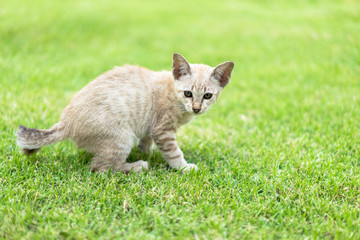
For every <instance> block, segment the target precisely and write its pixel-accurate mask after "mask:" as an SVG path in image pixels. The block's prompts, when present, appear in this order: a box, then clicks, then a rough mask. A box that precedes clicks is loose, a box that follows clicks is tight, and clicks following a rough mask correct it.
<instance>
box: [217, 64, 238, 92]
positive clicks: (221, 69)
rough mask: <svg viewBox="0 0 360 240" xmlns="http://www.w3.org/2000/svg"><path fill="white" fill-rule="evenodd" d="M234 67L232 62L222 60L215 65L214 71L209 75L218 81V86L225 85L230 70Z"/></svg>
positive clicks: (228, 79) (229, 76)
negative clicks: (222, 61)
mask: <svg viewBox="0 0 360 240" xmlns="http://www.w3.org/2000/svg"><path fill="white" fill-rule="evenodd" d="M233 69H234V63H233V62H230V61H228V62H224V63H221V64H219V65H218V66H217V67H215V69H214V71H213V72H212V74H211V76H212V77H213V78H215V79H216V80H218V81H219V83H220V87H222V88H223V87H225V86H226V85H227V84H228V83H229V81H230V78H231V72H232V70H233Z"/></svg>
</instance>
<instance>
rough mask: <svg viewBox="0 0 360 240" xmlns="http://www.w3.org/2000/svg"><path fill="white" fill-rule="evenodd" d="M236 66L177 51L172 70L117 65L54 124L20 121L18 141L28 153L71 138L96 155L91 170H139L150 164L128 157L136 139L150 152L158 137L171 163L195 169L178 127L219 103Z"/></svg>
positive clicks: (175, 165)
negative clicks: (194, 60)
mask: <svg viewBox="0 0 360 240" xmlns="http://www.w3.org/2000/svg"><path fill="white" fill-rule="evenodd" d="M233 67H234V63H233V62H224V63H222V64H220V65H218V66H217V67H215V68H211V67H209V66H207V65H203V64H189V63H188V62H187V61H186V59H185V58H184V57H183V56H181V55H180V54H179V53H174V55H173V67H172V72H168V71H162V72H153V71H150V70H148V69H145V68H142V67H139V66H123V67H115V68H114V69H113V70H110V71H108V72H105V73H104V74H102V75H101V76H99V77H98V78H96V79H95V80H94V81H92V82H90V83H89V84H88V85H87V86H85V87H84V88H83V89H81V90H80V91H79V92H78V93H77V94H76V95H75V97H74V98H73V99H72V100H71V102H70V104H69V105H68V106H67V107H66V108H65V109H64V111H63V113H62V116H61V121H60V122H58V123H56V124H55V125H54V126H53V127H52V128H50V129H47V130H39V129H32V128H27V127H24V126H21V125H20V127H19V130H18V132H17V144H18V145H19V146H20V147H21V148H22V150H23V152H24V154H26V155H29V154H32V153H34V152H36V151H38V150H39V149H40V148H41V147H42V146H45V145H48V144H52V143H56V142H58V141H61V140H64V139H67V138H70V139H72V140H73V141H74V142H75V143H76V144H77V146H78V147H80V148H83V149H85V150H86V151H88V152H90V153H93V154H94V157H93V159H92V165H91V170H92V171H108V170H109V169H111V170H112V171H122V172H130V171H134V172H140V171H141V170H142V169H148V163H147V162H146V161H142V160H140V161H137V162H134V163H127V162H126V159H127V157H128V155H129V153H130V151H131V149H132V147H133V146H134V143H135V140H136V139H140V141H139V148H140V150H141V151H142V152H149V150H150V148H151V145H152V143H153V142H155V144H156V145H157V147H158V148H159V150H160V151H161V153H162V154H163V156H164V158H165V159H166V161H167V162H168V163H169V165H170V167H171V168H175V169H178V170H182V171H189V170H190V169H195V170H197V166H196V165H195V164H191V163H187V162H186V160H185V159H184V156H183V153H182V151H181V150H180V148H179V146H178V144H177V142H176V136H175V133H176V130H177V128H179V127H180V126H181V125H184V124H185V123H187V122H189V121H190V120H191V119H192V118H193V117H194V116H196V115H199V114H202V113H204V112H206V110H208V109H209V108H210V106H211V105H212V104H214V103H215V102H216V100H217V98H218V97H219V95H220V93H221V91H222V90H223V88H224V87H225V86H226V85H227V84H228V83H229V81H230V77H231V72H232V70H233Z"/></svg>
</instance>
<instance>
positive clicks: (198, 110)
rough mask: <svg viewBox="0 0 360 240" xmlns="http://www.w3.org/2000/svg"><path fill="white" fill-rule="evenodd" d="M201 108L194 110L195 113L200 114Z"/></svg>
mask: <svg viewBox="0 0 360 240" xmlns="http://www.w3.org/2000/svg"><path fill="white" fill-rule="evenodd" d="M200 110H201V109H200V108H193V111H194V113H198V112H200Z"/></svg>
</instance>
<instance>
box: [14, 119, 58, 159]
mask: <svg viewBox="0 0 360 240" xmlns="http://www.w3.org/2000/svg"><path fill="white" fill-rule="evenodd" d="M16 136H17V144H18V145H19V146H20V148H21V149H22V151H23V153H24V154H25V155H30V154H32V153H35V152H37V151H39V150H40V148H41V147H42V146H45V145H49V144H53V143H56V142H59V141H61V140H63V139H65V137H64V134H63V127H62V126H61V123H57V124H55V125H54V126H53V127H52V128H50V129H46V130H41V129H35V128H27V127H24V126H22V125H20V126H19V130H18V131H17V133H16Z"/></svg>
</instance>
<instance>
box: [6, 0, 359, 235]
mask: <svg viewBox="0 0 360 240" xmlns="http://www.w3.org/2000/svg"><path fill="white" fill-rule="evenodd" d="M173 52H180V53H181V54H183V55H184V56H185V57H186V58H187V59H188V60H189V62H192V63H205V64H208V65H211V66H215V65H217V64H219V63H221V62H223V61H226V60H232V61H234V63H235V69H234V72H233V75H232V81H231V82H230V84H229V85H228V86H227V87H226V88H225V90H224V92H223V93H222V95H221V97H220V99H219V101H218V103H217V104H216V105H215V106H214V107H213V108H212V110H210V111H209V112H208V113H207V114H205V115H203V116H200V117H198V118H197V119H195V120H194V121H192V122H191V123H190V124H188V125H186V126H185V127H183V128H181V129H180V130H179V131H178V142H179V144H180V147H181V148H182V150H183V152H184V155H185V157H186V159H187V160H188V161H189V162H192V163H195V164H197V165H198V166H199V168H200V170H199V171H198V172H196V173H191V174H184V175H181V174H179V173H178V172H176V171H172V170H170V169H169V167H168V165H167V164H166V163H165V161H164V159H163V158H162V156H161V154H160V153H159V152H158V151H156V152H155V153H154V154H153V155H152V156H151V157H150V156H147V155H143V154H141V153H140V151H139V150H138V149H137V148H135V149H134V150H133V152H132V153H131V155H130V157H129V158H130V159H129V160H130V161H136V160H139V159H144V160H149V161H150V165H151V166H150V170H149V171H148V172H144V173H140V174H134V173H130V174H128V175H126V174H122V173H116V174H111V173H109V174H99V173H91V172H90V158H91V156H90V155H89V154H88V153H86V152H84V151H82V150H78V149H77V148H76V147H75V146H74V144H73V143H71V142H70V141H66V142H61V143H58V144H56V145H53V146H48V147H45V148H43V149H42V151H41V152H39V153H38V154H37V155H35V156H31V157H24V156H23V155H22V154H21V153H20V151H19V149H18V147H17V146H16V138H15V135H14V134H15V132H16V130H17V127H18V125H19V124H23V125H25V126H28V127H37V128H49V127H50V126H51V125H52V124H54V123H56V122H57V121H58V120H59V118H60V114H61V111H62V109H63V108H64V107H65V106H66V105H67V104H68V103H69V101H70V100H71V98H72V96H73V95H74V94H75V93H76V92H77V91H78V90H80V89H81V88H82V87H83V86H85V85H86V84H87V83H88V82H89V81H91V80H92V79H94V78H95V77H97V76H98V75H100V74H101V73H103V72H104V71H106V70H108V69H111V68H112V67H113V66H114V65H123V64H138V65H141V66H144V67H147V68H150V69H153V70H163V69H167V70H170V69H171V64H172V63H171V56H172V53H173ZM359 127H360V3H359V2H358V1H356V0H347V1H325V0H324V1H316V0H315V1H310V0H309V1H300V0H298V1H286V0H282V1H260V0H258V1H251V0H246V1H236V0H223V1H208V0H207V1H205V0H200V1H192V0H182V1H176V2H175V1H174V2H172V1H171V2H170V1H165V0H159V1H157V0H156V1H146V0H135V1H115V0H114V1H110V0H102V1H100V0H94V1H85V0H79V1H78V0H76V1H70V0H64V1H45V0H33V1H25V0H12V1H3V2H2V3H1V7H0V139H1V142H0V222H1V224H0V238H1V239H20V238H21V239H55V238H56V239H59V238H64V239H66V238H69V239H70V238H72V239H84V238H85V239H86V238H88V239H114V238H123V239H159V238H164V239H240V238H241V239H264V238H265V239H360V231H359V226H360V144H359V140H360V131H359Z"/></svg>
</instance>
